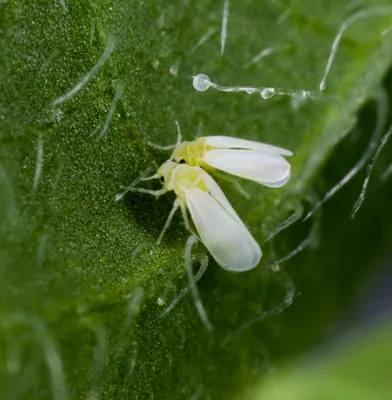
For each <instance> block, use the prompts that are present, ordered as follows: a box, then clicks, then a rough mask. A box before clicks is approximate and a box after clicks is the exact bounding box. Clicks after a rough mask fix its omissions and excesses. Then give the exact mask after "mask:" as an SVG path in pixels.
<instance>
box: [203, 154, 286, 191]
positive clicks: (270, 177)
mask: <svg viewBox="0 0 392 400" xmlns="http://www.w3.org/2000/svg"><path fill="white" fill-rule="evenodd" d="M203 161H204V162H205V163H206V164H208V165H210V166H211V167H214V168H217V169H220V170H222V171H225V172H227V173H229V174H232V175H236V176H239V177H241V178H245V179H250V180H252V181H255V182H258V183H261V184H263V185H265V186H271V185H272V187H279V186H282V185H283V184H285V183H286V182H287V181H288V179H289V178H290V170H291V167H290V164H289V163H288V162H287V160H286V159H285V158H283V157H282V156H281V155H279V154H273V153H264V152H262V151H257V150H234V149H216V150H208V151H206V153H205V155H204V157H203Z"/></svg>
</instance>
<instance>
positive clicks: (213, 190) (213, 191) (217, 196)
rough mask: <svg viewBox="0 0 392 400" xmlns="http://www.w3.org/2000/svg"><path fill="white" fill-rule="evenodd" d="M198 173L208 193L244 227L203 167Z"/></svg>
mask: <svg viewBox="0 0 392 400" xmlns="http://www.w3.org/2000/svg"><path fill="white" fill-rule="evenodd" d="M200 174H201V176H202V179H203V181H204V183H205V184H206V186H207V188H208V191H209V193H211V195H212V197H214V199H215V200H216V201H217V202H218V203H219V204H220V205H221V206H222V207H223V208H224V209H225V210H226V211H227V212H228V213H229V214H230V215H231V216H232V217H233V218H234V219H235V220H236V221H237V222H238V223H239V224H240V225H242V226H243V227H244V229H246V227H245V225H244V223H243V222H242V220H241V218H240V217H239V216H238V215H237V213H236V212H235V210H234V208H233V207H232V206H231V204H230V202H229V200H227V198H226V196H225V194H224V193H223V191H222V189H221V188H220V187H219V185H218V184H217V183H216V182H215V181H214V179H212V178H211V176H210V175H208V174H207V172H205V171H204V170H203V169H201V168H200Z"/></svg>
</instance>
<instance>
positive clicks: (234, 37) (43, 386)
mask: <svg viewBox="0 0 392 400" xmlns="http://www.w3.org/2000/svg"><path fill="white" fill-rule="evenodd" d="M222 8H223V1H222V2H213V1H208V0H200V1H197V2H192V1H190V0H183V1H174V2H162V1H159V0H151V1H133V2H130V1H127V0H117V1H116V0H112V1H110V0H96V1H91V2H90V1H84V0H82V1H76V0H61V1H56V0H51V1H48V0H46V1H45V0H36V1H34V2H25V1H22V0H20V1H18V0H10V1H3V2H0V41H1V43H0V48H1V56H0V93H1V96H0V191H1V192H0V273H1V276H0V279H1V295H0V300H1V303H0V313H1V315H0V349H1V351H0V376H1V378H0V390H1V392H0V398H2V399H3V398H4V399H6V400H10V399H264V398H266V399H279V400H280V399H283V400H285V399H340V398H341V399H351V398H352V399H361V398H365V396H367V397H366V398H369V397H371V398H377V399H378V398H379V399H387V398H389V397H388V395H389V393H392V387H391V386H392V385H391V384H390V379H389V374H388V371H389V370H390V369H391V364H392V360H391V354H390V349H391V348H392V347H391V345H392V338H391V330H390V326H389V327H388V325H387V326H386V327H381V325H382V324H383V322H381V320H382V318H381V319H380V318H378V319H377V318H374V319H371V320H369V319H368V318H367V317H366V318H362V320H361V324H360V325H354V327H351V328H350V323H348V322H346V323H345V324H344V323H343V322H342V321H346V320H349V321H351V320H355V318H353V316H355V315H356V312H357V307H359V306H357V305H358V304H359V303H358V301H359V300H358V299H360V298H361V296H362V294H363V293H364V291H366V288H367V287H369V285H370V284H371V282H372V279H373V277H374V276H375V274H381V275H380V276H381V277H382V276H383V274H387V273H388V268H386V269H384V270H381V269H380V268H381V266H382V265H385V263H386V260H387V259H388V256H389V255H390V252H391V246H390V243H391V238H392V228H391V226H392V225H391V212H390V200H389V199H390V198H391V194H392V189H391V186H390V184H389V180H388V171H389V170H390V164H391V162H390V156H391V152H392V150H391V146H390V145H386V147H385V149H384V150H383V152H382V153H381V154H380V157H379V159H378V160H377V163H376V165H375V168H374V170H373V174H372V179H371V181H370V183H369V190H368V193H367V196H366V199H365V202H364V204H363V206H362V208H361V209H360V210H359V212H358V214H357V216H356V217H355V218H354V219H352V218H351V212H352V208H353V204H354V203H355V201H356V199H357V198H358V195H359V193H360V191H361V187H362V184H363V181H364V179H365V175H366V168H364V169H363V170H362V171H361V172H360V173H359V174H358V175H357V176H356V177H355V178H354V179H353V180H352V181H351V182H350V183H349V184H348V185H347V186H346V187H345V188H344V189H342V190H341V191H340V192H339V193H338V194H337V195H336V196H335V197H333V198H332V199H331V200H329V201H328V202H327V203H325V205H324V206H323V207H322V208H320V209H319V210H318V211H317V212H316V213H315V214H314V215H313V216H312V218H310V219H309V220H307V221H306V222H302V221H301V220H299V221H298V222H296V223H295V224H293V225H291V226H290V227H288V228H287V229H286V230H284V231H283V232H281V233H279V235H277V236H276V237H274V238H273V239H272V240H271V241H269V242H267V243H264V241H265V239H266V238H267V236H268V234H269V232H271V230H272V229H273V228H274V227H275V226H277V225H278V224H280V223H281V222H282V221H284V220H285V219H286V218H287V217H289V216H290V215H292V214H293V213H300V210H302V209H303V210H304V213H305V214H304V215H306V213H307V212H308V211H310V210H311V209H312V207H313V206H314V205H315V204H316V202H317V201H319V200H320V199H322V197H323V196H324V194H325V192H326V191H327V190H329V189H330V188H331V187H333V186H334V185H335V184H336V183H337V182H338V181H339V180H340V179H341V178H343V177H344V176H345V175H346V174H347V172H348V171H349V170H350V169H351V168H352V167H353V166H354V165H355V163H356V162H357V161H358V160H359V159H360V158H361V156H362V154H363V153H364V152H365V151H366V150H367V149H369V140H370V138H371V137H372V135H373V133H374V130H375V129H376V128H377V126H379V127H380V125H381V122H383V124H382V129H379V133H380V134H381V133H382V134H384V133H385V132H387V129H388V126H390V124H391V123H392V118H391V114H390V106H389V101H388V98H390V95H391V93H392V92H391V91H392V75H391V73H389V74H388V71H389V70H390V66H391V62H392V31H391V32H390V33H389V32H387V33H385V34H384V35H381V33H382V32H384V31H385V30H386V29H388V27H389V26H390V25H392V7H391V6H389V2H388V1H383V0H373V1H360V0H358V1H346V2H342V1H337V0H328V1H326V0H325V1H317V2H314V1H310V0H309V1H308V0H291V1H283V0H281V1H279V0H275V1H273V0H265V1H256V0H245V1H241V2H239V1H234V0H231V4H230V13H229V19H228V31H227V33H228V36H227V40H226V47H225V53H224V55H223V56H222V55H221V54H220V46H221V44H220V30H221V23H222ZM370 9H372V10H373V11H371V12H370V14H369V15H368V16H369V17H368V18H361V16H364V14H363V10H370ZM356 13H362V14H356ZM353 15H358V16H359V18H358V21H356V22H355V23H353V24H352V25H351V26H349V27H348V29H347V31H346V32H345V33H344V35H343V38H342V41H341V43H340V46H339V49H338V51H337V54H336V59H335V61H334V64H333V65H332V69H331V72H330V75H329V76H328V79H327V88H326V98H325V100H319V101H316V100H314V101H313V100H307V101H300V100H299V99H298V98H294V99H293V98H290V97H278V96H275V97H273V98H271V99H269V100H264V99H262V98H260V96H258V95H257V94H253V95H246V94H244V93H222V92H218V91H215V90H212V89H210V90H209V91H207V92H204V93H200V92H196V91H195V90H194V89H193V87H192V76H193V75H195V74H198V73H206V74H208V75H209V76H210V78H211V80H212V81H213V82H216V83H218V84H221V85H225V86H267V87H282V88H291V89H300V90H314V91H317V90H318V88H319V83H320V81H321V78H322V76H323V72H324V69H325V66H326V62H327V59H328V55H329V52H330V48H331V45H332V42H333V39H334V37H335V35H336V34H337V32H338V30H339V27H340V26H341V24H342V23H343V21H345V20H347V18H349V17H351V18H352V16H353ZM203 37H204V38H205V42H204V43H202V44H200V45H199V46H197V45H198V43H199V42H200V40H201V39H202V38H203ZM111 46H113V51H112V52H111V53H110V54H108V53H109V51H108V49H109V50H110V47H111ZM105 49H106V54H107V55H108V57H106V60H105V63H103V65H102V67H101V68H100V69H99V70H98V71H96V73H94V75H93V76H92V77H91V79H90V80H89V81H88V82H87V83H86V84H85V85H84V86H83V88H81V90H79V91H78V92H77V93H75V94H74V95H73V96H72V97H70V98H69V99H67V101H64V102H62V103H61V104H56V105H53V101H54V100H56V99H58V98H60V97H61V96H63V95H65V94H66V93H67V92H69V90H71V89H72V88H73V87H74V86H75V85H76V84H77V83H78V82H80V81H81V79H82V78H83V77H84V76H85V75H86V74H87V73H88V72H89V71H90V70H91V69H92V68H93V67H94V65H96V64H97V62H98V60H99V59H100V58H101V57H102V55H103V54H105ZM265 49H270V54H269V55H268V56H265V57H262V58H261V59H260V60H259V61H257V62H253V61H252V60H253V59H254V58H255V57H256V56H257V55H258V54H260V53H261V52H262V51H263V50H265ZM175 120H178V121H179V122H180V125H181V129H182V133H183V137H184V138H185V139H187V140H192V139H193V138H194V137H195V136H196V135H217V134H224V135H228V136H235V137H242V138H246V139H251V140H258V141H263V142H266V143H270V144H274V145H277V146H280V147H284V148H288V149H290V150H292V151H293V152H294V156H293V157H292V159H291V164H292V178H291V180H290V182H289V183H288V184H287V185H285V186H284V187H283V188H281V189H269V188H265V187H262V186H260V185H257V184H255V183H252V182H245V181H244V182H241V184H243V186H244V187H245V189H246V190H247V191H248V192H249V193H250V195H251V198H250V199H249V200H248V199H245V198H243V197H242V196H241V195H239V193H238V192H237V191H236V190H235V189H233V187H232V186H231V185H229V184H227V183H226V182H222V181H220V180H219V179H218V178H217V181H218V182H219V183H220V185H221V186H222V188H223V190H224V191H225V193H226V195H227V197H228V199H229V200H230V202H231V203H232V204H233V206H234V208H235V209H236V210H237V211H238V213H239V215H240V217H241V218H242V219H243V221H244V222H245V223H246V224H247V226H249V229H250V231H251V232H252V234H253V235H254V237H255V238H256V240H257V241H258V242H259V243H260V245H261V247H262V249H263V253H264V254H263V259H262V262H261V263H260V265H259V266H258V267H257V268H255V269H254V270H252V271H249V272H246V273H241V274H236V273H229V272H227V271H224V270H222V269H220V268H219V267H218V266H217V265H216V264H215V263H214V262H213V260H212V259H211V258H210V263H209V267H208V270H207V272H206V273H205V275H204V276H203V277H202V279H201V280H200V281H199V283H198V287H199V290H200V295H201V298H202V301H203V304H204V306H205V308H206V311H207V314H208V316H209V318H210V321H211V323H212V324H213V326H214V330H213V331H212V333H211V332H207V331H206V329H205V327H204V326H203V325H202V323H201V321H200V318H199V316H198V314H197V312H196V310H195V307H194V303H193V301H192V298H191V297H190V296H189V295H187V296H186V297H184V299H182V300H181V301H180V302H179V303H178V304H177V306H176V307H175V308H174V309H173V310H171V312H170V313H168V314H167V315H165V316H164V317H161V313H162V312H163V311H164V310H165V308H166V307H167V306H168V305H169V304H170V303H171V301H172V300H173V299H174V298H175V297H176V296H177V295H178V294H179V293H180V291H181V289H182V288H183V287H185V286H186V284H187V279H186V274H185V271H184V268H183V260H182V257H183V250H184V245H185V242H186V239H187V233H186V231H185V229H184V226H183V223H182V221H181V216H180V215H178V216H177V217H176V218H175V219H174V222H173V224H172V226H171V227H170V229H169V231H168V232H167V234H166V235H165V238H164V240H163V242H162V244H161V245H160V246H157V245H156V240H157V237H158V235H159V232H160V231H161V229H162V226H163V224H164V222H165V220H166V217H167V215H168V213H169V211H170V209H171V206H172V202H173V200H174V198H173V196H171V195H167V196H164V197H162V198H160V199H158V200H155V199H153V198H150V197H149V196H143V195H139V194H138V195H136V194H135V195H128V196H126V197H125V198H124V199H123V200H122V201H120V202H118V203H116V202H115V201H114V196H115V194H116V193H117V192H119V190H120V189H119V188H120V186H121V185H125V184H129V183H130V182H132V181H133V180H134V179H136V178H137V177H138V176H139V175H140V174H141V173H142V172H143V171H144V170H145V169H146V168H147V167H149V166H151V165H154V163H156V164H157V165H159V164H160V163H162V162H164V161H165V160H166V159H167V157H168V155H167V154H164V153H161V152H158V151H156V150H154V149H152V148H151V147H149V146H148V145H147V141H153V142H155V143H159V144H162V145H166V144H172V143H173V142H174V141H175V138H176V128H175V124H174V121H175ZM107 122H108V123H109V124H108V123H107ZM100 135H101V136H103V137H102V139H101V140H99V136H100ZM373 153H374V151H373ZM388 168H389V170H388ZM146 187H151V188H152V187H154V184H153V183H151V185H148V186H147V185H146ZM307 239H308V240H307ZM304 240H307V243H308V246H307V248H306V249H304V250H303V251H302V252H300V253H299V254H297V255H295V257H293V258H292V259H290V260H288V261H285V262H283V263H279V262H278V261H279V260H281V259H282V258H283V257H285V256H286V255H287V254H289V253H290V252H292V251H293V250H295V249H296V248H298V246H299V245H300V244H301V243H302V242H303V241H304ZM205 254H206V253H205V250H204V249H203V247H202V246H201V245H199V247H198V249H197V253H196V259H195V263H194V264H195V265H194V267H195V270H196V269H197V268H198V266H197V264H198V260H200V259H201V257H203V256H204V255H205ZM389 270H390V268H389ZM380 271H381V272H380ZM381 279H382V278H381ZM290 291H292V292H294V291H295V293H294V296H293V297H292V298H288V297H287V296H288V295H289V294H290ZM377 292H378V290H377V289H375V293H377ZM285 297H286V299H287V300H290V301H291V300H292V305H291V306H290V307H288V308H287V309H285V310H279V309H278V308H276V307H279V305H280V304H281V303H282V301H284V299H285ZM372 299H373V297H368V298H365V300H363V302H364V304H372ZM290 301H288V303H290ZM381 304H382V305H384V306H385V307H386V308H387V307H388V303H387V300H385V301H384V302H381ZM389 304H390V303H389ZM282 309H283V307H282ZM271 310H272V314H274V315H272V316H271V317H269V318H264V319H261V318H260V316H262V315H265V314H263V313H264V312H268V311H271ZM280 311H281V312H280ZM373 313H374V314H375V315H378V313H379V311H378V308H377V307H376V308H375V309H374V310H373V309H372V308H371V312H370V315H373ZM258 317H259V320H257V319H258ZM252 321H253V323H252ZM247 323H249V325H248V326H247V327H246V328H244V329H242V327H244V326H245V325H244V324H247ZM342 324H343V325H344V329H343V328H342V326H343V325H342ZM379 324H380V327H379V328H378V325H379ZM352 331H356V333H355V335H354V336H353V337H351V336H350V335H352V333H350V332H352ZM342 332H344V333H342ZM361 396H362V397H361Z"/></svg>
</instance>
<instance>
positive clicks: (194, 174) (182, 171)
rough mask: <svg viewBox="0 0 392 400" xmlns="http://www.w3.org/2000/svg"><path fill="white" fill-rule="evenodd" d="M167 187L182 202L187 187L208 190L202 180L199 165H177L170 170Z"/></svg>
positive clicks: (201, 171)
mask: <svg viewBox="0 0 392 400" xmlns="http://www.w3.org/2000/svg"><path fill="white" fill-rule="evenodd" d="M167 188H168V189H169V190H174V192H175V193H176V195H177V196H178V197H180V198H181V199H182V200H183V201H184V202H186V196H185V191H186V190H188V189H199V190H203V191H205V192H207V191H208V188H207V185H206V184H205V183H204V180H203V170H202V169H200V168H199V167H192V166H189V165H186V164H181V165H179V166H178V167H177V168H176V169H175V170H174V171H173V172H172V175H171V179H170V182H169V184H168V186H167Z"/></svg>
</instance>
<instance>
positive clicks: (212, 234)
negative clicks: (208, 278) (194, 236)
mask: <svg viewBox="0 0 392 400" xmlns="http://www.w3.org/2000/svg"><path fill="white" fill-rule="evenodd" d="M185 194H186V200H187V206H188V209H189V212H190V214H191V216H192V219H193V222H194V224H195V226H196V229H197V232H198V234H199V236H200V239H201V241H202V242H203V244H204V245H205V246H206V247H207V249H208V251H209V252H210V253H211V255H212V256H213V257H214V259H215V261H216V262H217V263H218V264H219V265H220V266H221V267H222V268H224V269H226V270H229V271H246V270H249V269H252V268H254V267H255V266H256V265H257V264H258V263H259V261H260V258H261V249H260V247H259V245H258V244H257V242H256V241H255V240H254V239H253V237H252V235H251V234H250V233H249V231H248V230H247V229H246V228H245V226H244V225H243V224H242V223H240V222H239V221H238V220H239V217H238V216H237V215H236V217H237V218H234V217H233V216H232V215H231V213H229V212H227V210H226V209H225V208H224V207H222V205H221V203H219V202H218V201H217V200H216V199H215V198H214V197H213V196H212V195H211V194H210V193H207V192H205V191H202V190H200V189H196V188H195V189H188V190H186V192H185ZM226 201H227V200H226ZM230 207H231V206H230ZM233 211H234V210H233Z"/></svg>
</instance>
